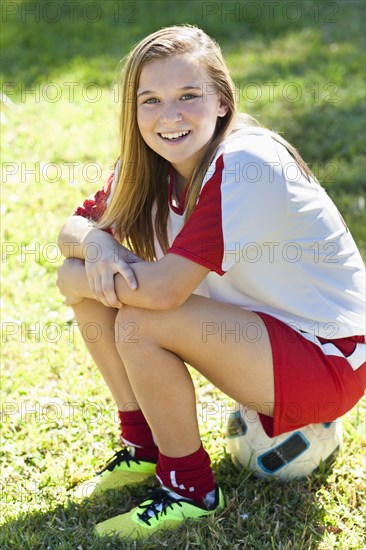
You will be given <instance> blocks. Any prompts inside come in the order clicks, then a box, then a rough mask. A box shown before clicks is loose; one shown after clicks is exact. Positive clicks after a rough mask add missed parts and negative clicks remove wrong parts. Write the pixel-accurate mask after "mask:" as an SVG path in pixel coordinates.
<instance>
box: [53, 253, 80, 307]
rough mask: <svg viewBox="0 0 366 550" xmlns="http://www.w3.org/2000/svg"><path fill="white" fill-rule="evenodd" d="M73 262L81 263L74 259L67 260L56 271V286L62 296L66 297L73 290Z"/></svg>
mask: <svg viewBox="0 0 366 550" xmlns="http://www.w3.org/2000/svg"><path fill="white" fill-rule="evenodd" d="M75 262H82V260H78V259H76V258H67V259H66V260H65V261H64V263H63V264H62V265H61V266H60V267H59V268H58V270H57V279H56V284H57V286H58V289H59V291H60V293H61V294H62V296H64V297H65V298H67V297H68V295H69V293H70V292H71V290H72V288H73V267H74V266H75Z"/></svg>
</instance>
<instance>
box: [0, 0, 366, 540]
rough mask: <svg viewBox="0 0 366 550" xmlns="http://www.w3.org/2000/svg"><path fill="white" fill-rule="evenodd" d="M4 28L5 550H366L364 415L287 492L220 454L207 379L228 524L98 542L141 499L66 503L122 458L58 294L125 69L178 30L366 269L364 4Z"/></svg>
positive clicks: (233, 8) (112, 422)
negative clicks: (276, 137) (213, 55)
mask: <svg viewBox="0 0 366 550" xmlns="http://www.w3.org/2000/svg"><path fill="white" fill-rule="evenodd" d="M1 10H2V23H3V25H2V33H1V40H2V67H1V71H2V72H1V81H2V91H3V92H4V93H5V94H6V95H7V96H8V98H10V99H11V100H12V103H11V104H10V105H9V104H8V103H7V104H5V105H4V104H2V111H1V112H2V116H3V123H2V126H1V130H2V139H1V142H2V162H3V163H2V189H3V192H2V205H1V208H2V220H3V224H2V243H3V244H2V252H3V258H2V283H3V284H2V291H3V292H2V359H3V361H2V365H3V366H2V413H3V414H2V421H3V427H2V523H3V525H2V529H1V534H0V548H1V549H4V550H13V549H16V550H18V549H19V550H23V549H24V550H38V549H39V550H41V549H45V550H46V549H50V550H56V549H57V550H89V549H92V550H97V549H98V550H102V549H103V550H104V549H106V548H108V549H121V548H122V549H129V548H133V549H140V548H141V549H159V550H160V549H162V548H167V549H169V550H171V549H176V550H186V549H187V550H188V549H202V550H203V549H215V550H239V549H240V550H241V549H250V550H251V549H255V550H257V549H258V550H267V549H268V550H269V549H276V550H277V549H281V550H299V549H304V550H305V549H306V550H307V549H320V550H325V549H326V550H333V549H339V550H351V549H352V550H356V549H357V550H360V549H362V548H364V545H365V540H364V529H365V520H364V518H365V485H366V484H365V477H366V476H365V430H366V426H365V405H366V403H365V400H363V401H361V402H360V403H359V404H358V405H357V406H356V407H355V408H354V409H353V410H352V411H351V412H350V413H348V414H347V415H346V416H345V417H344V419H343V424H344V445H343V449H342V452H341V453H340V454H339V456H338V458H337V460H336V462H335V464H334V466H333V468H332V469H331V470H327V471H325V472H322V473H317V474H314V475H313V476H311V477H310V478H308V479H306V480H302V481H295V482H291V483H289V484H287V485H280V484H278V483H275V482H273V483H268V482H265V481H262V480H258V479H256V478H254V477H253V476H252V475H251V474H250V473H249V472H245V471H243V472H242V473H241V474H240V475H239V474H238V473H237V472H236V470H235V469H234V467H233V466H232V464H231V461H230V458H229V457H228V456H227V454H226V452H225V425H226V417H227V413H228V412H229V411H230V409H231V407H232V405H233V403H232V402H231V401H230V400H228V399H227V398H226V396H224V395H222V394H220V393H219V392H218V391H217V390H215V388H214V387H212V386H211V385H210V384H208V383H206V382H205V381H204V380H203V379H202V378H200V377H199V376H198V375H197V374H193V376H194V380H195V384H196V388H197V395H198V403H197V407H198V416H199V419H200V424H201V430H202V437H203V441H204V444H205V446H206V448H207V450H208V451H209V452H210V454H211V457H212V460H213V464H214V468H215V473H216V477H217V480H218V481H219V483H220V484H221V486H222V488H223V489H224V492H225V494H226V499H227V502H226V507H225V510H224V512H223V513H222V514H221V515H220V516H219V517H218V518H216V519H215V521H206V522H203V523H201V524H199V526H193V525H192V524H190V523H188V524H187V525H185V526H183V527H181V528H180V529H179V530H178V532H176V533H173V534H163V535H159V536H158V535H156V536H155V537H154V538H153V539H151V540H149V541H147V542H145V543H137V544H133V543H131V544H130V543H128V542H121V541H119V540H117V539H115V538H105V539H103V540H97V539H96V538H95V536H94V535H93V526H94V524H95V523H96V522H98V521H101V520H103V519H106V518H107V517H110V516H112V515H115V514H117V513H121V512H123V511H126V510H128V509H129V508H130V507H131V506H132V505H133V504H135V503H136V502H137V501H138V500H139V499H140V498H141V497H143V496H144V494H143V488H141V487H133V488H129V489H124V490H122V491H120V492H113V493H111V494H108V495H106V496H105V498H103V499H101V500H99V501H98V502H92V501H84V502H82V503H78V502H76V501H75V500H74V499H73V498H72V497H71V496H70V489H72V487H74V486H75V485H76V484H77V483H78V482H79V481H80V480H82V479H86V478H88V476H90V475H91V474H92V472H93V471H94V470H95V469H96V468H98V467H99V466H100V465H101V464H103V462H104V461H105V459H107V458H109V456H110V454H112V453H113V452H114V450H115V449H116V447H117V446H118V419H117V417H116V411H115V407H114V403H113V401H112V399H111V397H110V395H109V393H108V390H107V388H106V387H105V385H104V383H103V381H102V379H101V377H100V375H99V373H98V371H97V369H96V367H95V366H94V364H93V362H92V361H91V359H90V357H89V356H88V354H87V352H86V350H85V348H84V345H83V342H82V340H81V337H80V335H79V333H78V330H77V327H76V326H75V323H74V321H73V319H72V315H71V313H72V312H71V310H69V309H67V308H65V306H64V305H63V300H62V298H61V296H60V295H59V294H58V291H57V288H56V286H55V276H56V269H57V266H58V265H60V263H61V257H60V255H59V252H58V250H57V247H56V244H55V241H56V237H57V233H58V231H59V228H60V226H61V224H62V223H63V221H64V220H65V218H66V217H67V216H68V215H70V214H71V213H72V211H73V209H74V207H75V205H76V204H78V203H79V202H80V200H81V199H82V198H84V197H85V196H86V195H88V194H90V193H91V192H92V191H94V190H95V189H97V188H98V186H99V184H100V182H101V181H104V180H105V179H106V177H107V176H108V174H109V170H110V168H111V166H112V165H113V163H114V161H115V158H116V154H117V150H118V143H117V112H118V103H117V100H118V88H117V86H116V79H117V78H118V71H119V60H120V59H121V58H122V57H123V56H124V55H125V54H126V53H127V51H128V50H129V48H130V47H131V46H132V45H133V44H135V43H136V42H137V41H138V40H140V39H141V38H142V37H143V36H145V35H146V34H148V33H150V32H152V31H154V30H156V29H158V28H160V27H162V26H165V25H169V24H176V23H192V24H197V25H198V26H200V27H202V28H203V29H204V30H206V31H207V32H208V33H209V34H211V35H212V36H213V37H214V38H216V39H217V40H218V41H219V42H220V44H221V46H222V49H223V51H224V54H225V56H226V59H227V61H228V65H229V67H230V70H231V71H232V74H233V77H234V80H235V84H236V89H237V97H238V101H239V102H240V107H241V110H243V111H247V112H249V113H250V114H252V115H254V116H256V117H257V118H258V119H259V120H260V121H261V122H262V124H263V125H266V126H269V127H271V128H273V129H275V130H276V131H279V132H281V133H282V134H283V135H284V136H285V137H286V139H288V140H289V141H291V142H292V143H293V144H294V145H295V146H296V147H297V148H298V149H299V150H300V152H301V154H302V155H303V157H304V158H305V160H306V161H307V162H308V163H309V165H310V166H311V167H312V168H313V170H314V172H315V173H316V174H317V176H318V177H319V179H320V181H321V183H322V185H323V186H324V187H325V188H326V189H327V190H328V192H329V194H330V195H331V197H332V198H333V200H334V201H335V202H336V204H337V206H338V208H339V209H340V211H341V213H342V215H343V217H344V218H345V220H346V222H347V224H348V225H349V227H350V229H351V231H352V233H353V235H354V237H355V240H356V242H357V244H358V246H359V247H360V250H361V251H362V253H363V254H364V247H365V237H364V225H365V224H364V222H365V217H364V174H365V162H364V153H363V146H364V140H365V132H364V127H365V126H364V120H365V117H364V83H363V68H364V67H363V56H362V54H361V52H362V48H363V33H364V29H365V13H364V6H363V3H362V2H348V1H347V2H346V1H343V2H322V1H321V2H312V1H310V0H309V1H305V2H273V3H266V2H265V3H263V2H198V1H188V2H176V3H173V2H168V1H155V0H152V1H150V2H144V1H136V2H129V1H121V2H119V1H116V0H114V1H112V0H110V1H109V0H106V1H99V2H88V1H86V0H78V2H68V3H67V2H63V1H60V2H47V1H42V2H31V1H29V2H20V1H11V2H10V1H9V2H8V1H5V0H4V1H3V2H2V4H1ZM209 413H210V414H209ZM246 515H247V516H246Z"/></svg>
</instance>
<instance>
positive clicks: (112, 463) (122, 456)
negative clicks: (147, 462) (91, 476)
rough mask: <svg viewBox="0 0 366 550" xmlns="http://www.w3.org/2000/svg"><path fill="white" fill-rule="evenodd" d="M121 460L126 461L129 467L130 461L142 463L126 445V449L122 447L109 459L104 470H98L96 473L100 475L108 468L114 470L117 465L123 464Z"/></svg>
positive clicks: (110, 470)
mask: <svg viewBox="0 0 366 550" xmlns="http://www.w3.org/2000/svg"><path fill="white" fill-rule="evenodd" d="M121 462H126V463H127V466H128V467H129V466H130V462H136V463H137V464H140V462H139V461H138V460H137V459H136V458H134V457H133V456H132V455H131V454H130V452H129V450H128V449H127V448H126V447H125V448H124V449H121V450H120V451H117V452H116V453H115V454H114V455H113V456H112V457H111V458H110V459H109V461H108V462H107V464H106V465H105V466H104V468H103V469H102V470H100V471H99V472H96V473H97V475H100V474H102V473H103V472H105V471H106V470H108V471H109V472H112V470H114V468H115V467H116V466H118V465H119V464H121Z"/></svg>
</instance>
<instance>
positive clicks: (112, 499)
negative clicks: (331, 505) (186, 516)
mask: <svg viewBox="0 0 366 550" xmlns="http://www.w3.org/2000/svg"><path fill="white" fill-rule="evenodd" d="M215 475H216V480H217V482H218V483H219V484H220V486H221V487H222V489H223V491H224V494H225V497H226V506H225V509H224V511H223V512H222V513H221V514H219V515H218V516H216V517H215V518H208V519H207V520H204V521H203V522H200V523H199V524H193V522H191V521H190V522H187V523H186V524H185V525H183V526H181V527H180V528H179V529H178V530H176V531H174V532H169V533H161V534H158V535H155V536H153V537H151V538H150V539H149V540H147V541H145V542H139V543H133V542H131V541H128V540H125V541H123V540H121V539H118V537H116V536H114V537H104V538H102V539H97V538H96V537H95V535H94V533H93V528H94V525H95V524H96V523H98V522H100V521H103V520H105V519H107V518H109V517H113V516H115V515H117V514H121V513H124V512H126V511H128V510H129V509H131V508H132V507H133V506H135V505H136V504H137V503H138V502H140V501H141V500H143V499H144V498H146V490H147V488H148V490H151V489H153V487H154V486H156V485H155V482H154V480H152V481H151V482H147V483H146V484H144V485H140V486H137V485H135V486H130V487H125V488H124V489H122V490H120V491H117V490H115V491H109V492H107V493H104V494H103V495H102V496H101V497H100V498H98V499H86V500H84V501H82V502H75V501H73V500H68V501H65V502H62V503H58V504H55V503H54V502H53V503H50V504H49V506H50V508H49V510H48V511H33V512H25V513H22V514H21V515H20V516H19V517H18V518H16V519H12V520H10V521H8V522H7V523H6V524H5V525H4V526H3V527H2V531H1V535H0V547H1V548H2V550H13V549H14V548H17V549H18V548H19V549H20V548H21V549H22V550H45V549H48V548H49V549H52V550H61V549H62V550H76V549H80V550H81V549H83V550H86V549H88V550H102V549H105V548H108V549H111V550H114V549H116V550H117V549H122V550H123V549H129V548H134V549H141V550H142V549H157V550H160V549H161V548H169V550H181V549H183V548H190V547H191V546H190V544H192V547H194V548H202V549H204V548H205V549H206V548H208V549H212V550H213V549H215V550H225V549H227V550H234V549H238V550H239V549H242V548H260V549H261V550H267V549H268V550H269V549H272V548H279V547H281V548H296V549H297V550H300V549H305V548H306V549H307V550H308V549H311V548H314V549H315V548H316V544H317V542H319V540H320V538H321V533H320V532H319V525H322V524H323V521H324V515H325V513H324V511H323V510H322V509H321V508H320V507H319V505H318V504H317V501H316V496H315V494H316V491H317V490H318V489H320V488H321V487H322V486H323V485H324V484H326V477H327V476H326V474H315V475H313V476H312V477H311V478H308V479H307V480H303V481H293V482H291V483H288V484H283V483H278V482H273V481H269V482H268V481H265V480H259V479H256V478H255V477H254V476H253V475H252V474H251V473H250V472H246V471H242V472H240V473H238V472H237V470H236V469H235V468H234V466H233V465H232V463H231V460H230V458H229V457H226V458H225V459H223V460H222V461H221V462H220V463H219V464H217V465H216V468H215ZM153 484H154V485H153ZM46 505H47V503H45V504H44V507H45V506H46Z"/></svg>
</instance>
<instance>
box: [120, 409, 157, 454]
mask: <svg viewBox="0 0 366 550" xmlns="http://www.w3.org/2000/svg"><path fill="white" fill-rule="evenodd" d="M118 416H119V420H120V426H121V438H122V441H123V443H124V444H125V445H128V446H129V447H134V449H135V455H134V456H135V458H137V459H141V460H148V461H151V462H156V461H157V459H158V448H157V446H156V445H155V442H154V438H153V435H152V432H151V429H150V426H149V425H148V423H147V422H146V418H145V417H144V415H143V412H142V411H141V410H138V411H118Z"/></svg>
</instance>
